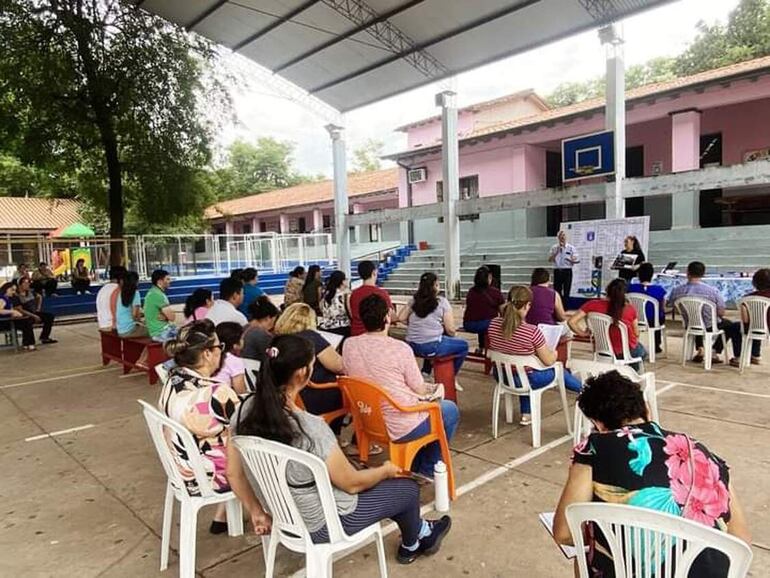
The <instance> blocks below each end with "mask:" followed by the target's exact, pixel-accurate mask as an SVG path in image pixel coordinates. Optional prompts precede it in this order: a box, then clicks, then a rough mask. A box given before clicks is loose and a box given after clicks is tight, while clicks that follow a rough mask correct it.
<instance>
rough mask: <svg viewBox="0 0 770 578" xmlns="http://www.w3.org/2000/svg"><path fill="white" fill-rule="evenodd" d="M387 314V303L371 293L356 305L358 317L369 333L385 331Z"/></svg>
mask: <svg viewBox="0 0 770 578" xmlns="http://www.w3.org/2000/svg"><path fill="white" fill-rule="evenodd" d="M388 313H389V311H388V304H387V302H386V301H385V299H383V298H382V297H380V296H379V295H377V294H376V293H372V294H371V295H369V296H368V297H366V298H365V299H363V300H362V301H361V303H359V305H358V316H359V317H360V318H361V322H362V323H363V324H364V327H365V328H366V330H367V331H369V332H372V331H382V330H383V329H385V325H386V322H387V319H388Z"/></svg>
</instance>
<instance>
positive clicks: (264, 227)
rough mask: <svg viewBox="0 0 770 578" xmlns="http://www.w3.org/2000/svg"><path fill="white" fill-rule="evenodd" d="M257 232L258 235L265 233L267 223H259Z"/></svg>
mask: <svg viewBox="0 0 770 578" xmlns="http://www.w3.org/2000/svg"><path fill="white" fill-rule="evenodd" d="M259 232H260V233H267V223H266V222H265V221H260V222H259Z"/></svg>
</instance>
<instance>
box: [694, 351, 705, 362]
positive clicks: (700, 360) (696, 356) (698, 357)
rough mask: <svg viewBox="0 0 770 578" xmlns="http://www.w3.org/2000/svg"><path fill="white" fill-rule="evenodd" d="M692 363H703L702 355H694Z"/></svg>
mask: <svg viewBox="0 0 770 578" xmlns="http://www.w3.org/2000/svg"><path fill="white" fill-rule="evenodd" d="M692 361H693V363H703V354H702V353H697V354H695V356H693V358H692Z"/></svg>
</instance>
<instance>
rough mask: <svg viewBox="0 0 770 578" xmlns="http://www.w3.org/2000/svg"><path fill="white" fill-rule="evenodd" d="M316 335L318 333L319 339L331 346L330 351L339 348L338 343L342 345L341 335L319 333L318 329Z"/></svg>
mask: <svg viewBox="0 0 770 578" xmlns="http://www.w3.org/2000/svg"><path fill="white" fill-rule="evenodd" d="M318 333H320V334H321V337H323V338H324V339H326V341H328V342H329V345H331V346H332V349H337V348H338V347H339V346H340V343H342V335H338V334H336V333H329V332H328V331H321V330H320V329H319V330H318Z"/></svg>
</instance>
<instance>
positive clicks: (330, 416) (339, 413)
mask: <svg viewBox="0 0 770 578" xmlns="http://www.w3.org/2000/svg"><path fill="white" fill-rule="evenodd" d="M307 387H310V388H313V389H339V390H340V393H341V394H342V407H341V408H340V409H335V410H334V411H330V412H328V413H322V414H321V415H320V416H319V417H322V418H323V419H324V421H325V422H326V423H327V424H328V423H331V422H333V421H334V420H335V419H337V418H339V417H345V416H346V415H348V414H349V413H350V403H349V402H348V397H347V396H346V395H345V391H344V390H343V389H342V388H341V387H340V385H339V384H338V383H337V382H331V383H313V382H312V381H311V382H309V383H308V384H307ZM294 403H296V404H297V407H299V408H300V409H305V404H304V403H303V402H302V397H301V396H300V395H299V394H297V397H296V398H295V399H294Z"/></svg>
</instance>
